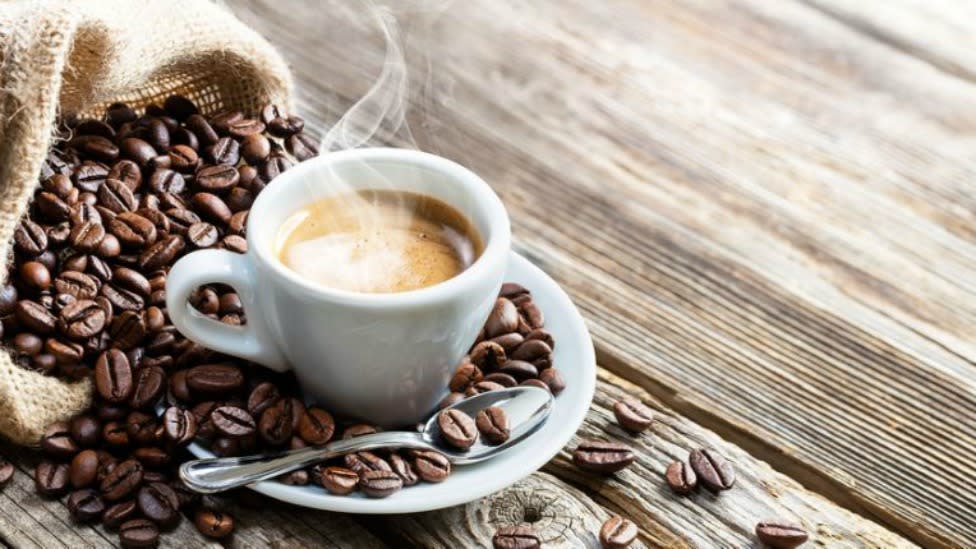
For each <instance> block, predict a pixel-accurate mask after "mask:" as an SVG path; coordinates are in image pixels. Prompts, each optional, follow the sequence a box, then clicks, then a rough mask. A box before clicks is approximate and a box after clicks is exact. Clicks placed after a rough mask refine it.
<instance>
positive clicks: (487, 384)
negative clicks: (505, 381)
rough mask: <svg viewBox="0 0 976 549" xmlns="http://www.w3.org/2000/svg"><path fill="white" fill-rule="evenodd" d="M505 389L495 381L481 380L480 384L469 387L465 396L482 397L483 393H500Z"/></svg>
mask: <svg viewBox="0 0 976 549" xmlns="http://www.w3.org/2000/svg"><path fill="white" fill-rule="evenodd" d="M504 388H505V387H504V386H502V385H499V384H498V383H495V382H494V381H486V380H481V381H479V382H478V383H475V384H474V385H472V386H470V387H468V390H467V391H465V392H464V395H465V396H474V395H480V394H481V393H487V392H489V391H498V390H501V389H504Z"/></svg>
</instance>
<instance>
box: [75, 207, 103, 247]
mask: <svg viewBox="0 0 976 549" xmlns="http://www.w3.org/2000/svg"><path fill="white" fill-rule="evenodd" d="M89 221H91V222H94V223H101V222H102V214H101V213H99V211H98V208H97V207H96V206H95V205H94V204H88V203H86V202H79V203H77V204H75V206H74V207H73V209H72V210H71V225H72V228H74V227H76V226H78V225H82V224H84V223H87V222H89ZM68 238H69V239H70V238H71V233H68Z"/></svg>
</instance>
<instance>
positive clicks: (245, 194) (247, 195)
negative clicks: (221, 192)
mask: <svg viewBox="0 0 976 549" xmlns="http://www.w3.org/2000/svg"><path fill="white" fill-rule="evenodd" d="M224 203H225V204H227V207H228V208H230V211H232V212H235V213H236V212H240V211H243V210H247V209H250V207H251V206H252V205H253V204H254V194H252V193H251V191H249V190H247V189H244V188H242V187H234V188H233V189H231V190H230V192H228V193H227V198H226V199H225V200H224ZM233 217H234V216H231V218H233ZM227 223H228V225H229V224H230V221H228V222H227Z"/></svg>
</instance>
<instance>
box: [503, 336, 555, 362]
mask: <svg viewBox="0 0 976 549" xmlns="http://www.w3.org/2000/svg"><path fill="white" fill-rule="evenodd" d="M508 358H509V359H510V360H524V361H526V362H531V363H533V364H535V365H536V366H540V367H543V368H548V367H549V366H551V365H552V349H550V348H549V345H547V344H546V342H545V341H541V340H538V339H528V340H525V341H524V342H523V343H522V344H521V345H519V346H518V347H516V348H515V350H514V351H512V352H511V353H510V354H509V355H508Z"/></svg>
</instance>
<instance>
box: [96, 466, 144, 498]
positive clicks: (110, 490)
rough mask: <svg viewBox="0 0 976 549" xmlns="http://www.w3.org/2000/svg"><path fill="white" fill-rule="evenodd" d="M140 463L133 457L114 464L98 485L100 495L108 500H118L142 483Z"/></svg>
mask: <svg viewBox="0 0 976 549" xmlns="http://www.w3.org/2000/svg"><path fill="white" fill-rule="evenodd" d="M142 473H143V468H142V464H141V463H139V462H138V461H136V460H134V459H127V460H125V461H123V462H121V463H119V464H118V465H116V466H115V467H114V468H113V469H112V471H111V472H110V473H109V474H108V475H106V476H105V478H104V479H103V480H102V482H101V484H100V485H99V489H100V490H101V491H102V495H104V496H105V499H106V500H108V501H118V500H120V499H122V498H124V497H126V496H128V495H129V494H131V493H132V492H133V491H135V489H136V488H138V487H139V485H140V484H142Z"/></svg>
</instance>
